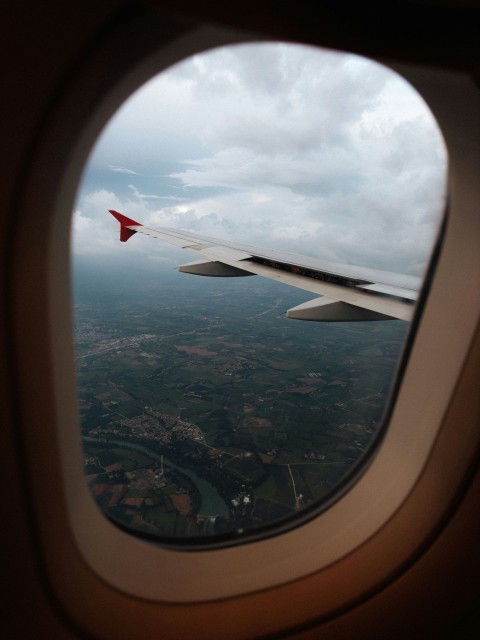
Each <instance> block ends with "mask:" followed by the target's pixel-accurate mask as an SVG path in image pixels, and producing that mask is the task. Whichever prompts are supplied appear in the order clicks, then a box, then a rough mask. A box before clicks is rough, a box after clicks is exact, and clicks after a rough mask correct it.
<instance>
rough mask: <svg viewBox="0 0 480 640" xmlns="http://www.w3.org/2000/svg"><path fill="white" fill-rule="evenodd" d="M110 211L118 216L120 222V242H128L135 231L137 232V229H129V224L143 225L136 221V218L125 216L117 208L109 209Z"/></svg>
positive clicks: (115, 216)
mask: <svg viewBox="0 0 480 640" xmlns="http://www.w3.org/2000/svg"><path fill="white" fill-rule="evenodd" d="M108 212H109V213H111V214H112V216H113V217H114V218H116V219H117V220H118V222H119V223H120V242H126V241H127V240H128V239H129V238H131V237H132V236H133V235H134V234H135V233H137V232H136V231H135V229H129V228H128V227H129V226H137V227H142V226H143V225H142V224H141V223H140V222H135V220H132V219H131V218H127V216H124V215H123V213H119V212H118V211H115V209H109V210H108Z"/></svg>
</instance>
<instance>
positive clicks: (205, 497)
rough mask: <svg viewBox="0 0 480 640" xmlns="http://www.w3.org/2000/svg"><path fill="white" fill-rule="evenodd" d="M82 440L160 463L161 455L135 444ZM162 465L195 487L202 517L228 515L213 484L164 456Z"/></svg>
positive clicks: (225, 506)
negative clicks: (112, 447) (142, 456)
mask: <svg viewBox="0 0 480 640" xmlns="http://www.w3.org/2000/svg"><path fill="white" fill-rule="evenodd" d="M83 440H84V441H85V442H91V443H92V444H105V445H106V446H109V445H111V444H113V445H116V446H119V447H124V448H125V449H133V450H135V451H139V452H140V453H144V454H145V455H147V456H149V457H150V458H153V459H154V460H155V462H156V463H157V464H160V462H161V458H162V456H161V454H158V453H156V452H155V451H152V450H151V449H149V448H148V447H145V446H143V445H141V444H135V443H133V442H126V441H125V440H108V442H106V441H105V440H103V439H100V438H92V437H89V436H84V437H83ZM163 464H164V465H166V466H167V467H171V468H172V469H175V470H176V471H178V472H179V473H182V474H183V475H184V476H187V477H188V478H190V480H191V481H192V482H193V484H194V485H195V486H196V488H197V490H198V492H199V494H200V513H201V514H202V515H204V516H225V515H227V513H228V508H227V505H226V504H225V501H224V500H223V498H222V496H221V495H220V494H219V493H218V491H217V490H216V489H215V487H214V486H213V484H210V482H208V481H207V480H205V479H204V478H201V477H200V476H198V475H197V474H196V473H195V471H193V470H192V469H188V468H186V467H181V466H180V465H178V464H176V463H175V462H172V461H171V460H170V459H169V458H167V457H166V456H165V455H164V456H163Z"/></svg>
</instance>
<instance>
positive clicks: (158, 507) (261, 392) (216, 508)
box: [74, 272, 407, 541]
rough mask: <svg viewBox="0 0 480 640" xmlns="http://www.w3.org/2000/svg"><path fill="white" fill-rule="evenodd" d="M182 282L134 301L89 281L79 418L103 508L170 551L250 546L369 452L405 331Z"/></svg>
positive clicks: (81, 311)
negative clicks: (305, 314) (323, 319)
mask: <svg viewBox="0 0 480 640" xmlns="http://www.w3.org/2000/svg"><path fill="white" fill-rule="evenodd" d="M179 279H180V280H178V279H172V280H171V281H169V280H166V281H163V282H162V281H161V280H160V281H159V282H155V283H150V284H148V283H146V282H143V283H140V284H138V285H133V284H132V285H131V286H130V287H128V286H125V283H123V285H122V286H112V285H111V283H108V284H107V283H103V284H102V282H101V281H98V282H97V283H96V284H95V285H92V279H91V277H89V276H88V275H86V274H83V273H82V272H80V273H79V274H77V280H78V282H77V286H76V297H75V308H74V313H75V325H76V327H75V335H76V362H77V372H78V389H79V412H80V418H81V430H82V440H83V447H84V466H85V475H86V479H87V482H88V485H89V487H90V490H91V492H92V495H93V496H94V498H95V500H96V502H97V504H98V505H99V506H100V507H101V509H102V510H103V511H104V512H105V514H106V515H107V516H108V517H110V518H111V519H112V520H113V521H115V522H116V523H118V524H119V525H121V526H124V527H126V528H128V529H131V530H134V531H136V532H138V533H144V534H146V535H151V536H153V537H158V538H159V539H165V540H167V541H169V540H170V541H171V540H179V541H182V540H191V539H195V538H203V537H209V536H213V537H219V536H227V537H228V536H229V535H230V536H231V535H237V536H238V535H239V534H242V533H244V532H245V531H248V532H250V531H255V530H256V529H263V528H265V527H267V526H269V525H271V524H276V523H277V524H278V522H282V521H284V520H288V518H290V517H291V516H292V515H294V514H296V513H298V512H299V511H302V510H306V511H308V510H309V509H310V510H312V508H313V507H314V506H315V505H316V504H321V502H322V497H323V498H325V497H326V496H328V495H329V494H330V493H331V491H332V488H334V487H335V486H338V485H339V483H340V481H341V480H342V479H344V478H345V477H346V476H347V475H348V474H349V473H350V472H351V471H352V468H353V467H354V466H355V463H356V462H357V461H358V460H360V458H361V457H362V455H363V454H364V452H365V451H366V450H367V449H368V447H369V445H370V444H371V443H372V441H373V439H374V435H375V433H376V431H377V428H378V426H379V424H380V422H381V417H382V414H383V412H384V408H385V404H386V400H387V398H388V394H389V390H390V388H391V384H392V379H393V376H394V373H395V369H396V365H397V362H398V358H399V354H400V353H401V348H402V344H403V339H404V336H405V331H406V328H407V323H404V322H401V321H385V322H360V323H316V322H313V323H309V322H300V321H295V320H288V319H286V318H285V310H286V309H287V308H288V307H289V306H292V305H294V304H298V303H299V302H301V301H302V300H304V299H305V292H301V291H298V290H295V289H292V288H291V287H287V286H285V285H280V284H277V283H270V282H268V281H265V280H263V279H260V278H227V279H219V278H215V279H206V278H199V277H196V276H188V275H184V274H181V275H179ZM179 284H181V286H179Z"/></svg>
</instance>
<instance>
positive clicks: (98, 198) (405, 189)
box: [75, 45, 445, 272]
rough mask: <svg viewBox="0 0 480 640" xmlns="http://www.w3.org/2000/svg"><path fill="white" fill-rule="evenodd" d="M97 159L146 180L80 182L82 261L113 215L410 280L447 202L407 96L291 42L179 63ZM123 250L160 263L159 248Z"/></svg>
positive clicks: (386, 81)
mask: <svg viewBox="0 0 480 640" xmlns="http://www.w3.org/2000/svg"><path fill="white" fill-rule="evenodd" d="M92 163H93V165H92V166H95V164H96V166H100V165H101V164H102V163H103V166H105V165H106V164H108V165H110V167H111V168H112V167H116V168H117V169H116V172H117V175H118V176H119V177H121V174H122V173H127V174H130V173H135V172H131V170H129V169H126V167H127V166H135V167H139V168H141V175H140V174H136V175H137V176H138V179H136V180H135V185H133V184H124V186H123V190H122V189H120V188H119V186H118V183H116V184H115V185H113V183H112V185H111V186H110V185H109V184H107V182H108V180H107V179H105V189H103V190H102V189H98V188H95V190H94V191H93V192H92V191H91V190H90V189H89V186H88V182H87V183H86V184H85V186H84V189H83V191H82V193H81V194H80V197H79V202H78V205H77V208H78V209H79V211H80V213H79V214H77V220H76V227H75V229H76V230H75V238H76V240H75V247H76V251H78V252H83V253H85V252H89V251H90V252H91V251H93V250H94V247H95V251H98V252H101V251H105V252H107V251H110V250H114V247H113V244H114V243H113V241H112V240H111V236H112V223H114V224H113V228H115V225H116V224H117V223H116V222H115V221H113V220H112V221H110V220H109V221H108V224H107V222H106V221H105V219H106V218H107V217H108V214H106V211H107V210H108V209H110V208H117V209H118V210H120V211H124V212H125V213H126V214H127V215H129V216H130V217H133V218H134V219H135V218H138V219H139V220H140V221H142V222H145V223H147V224H150V225H152V226H154V225H157V226H162V225H166V226H177V227H181V228H186V229H190V230H195V231H198V232H200V233H204V234H206V235H209V234H210V235H212V236H216V237H224V238H230V239H238V240H239V241H243V242H247V243H252V244H257V245H259V246H262V245H263V246H266V247H277V248H281V249H285V250H291V251H295V252H297V253H305V254H310V255H321V256H322V257H324V258H326V259H329V260H338V261H344V262H345V261H349V262H351V263H354V264H355V263H358V264H367V265H369V266H374V267H377V268H383V269H387V270H388V269H391V270H399V271H406V272H412V271H415V270H416V271H418V270H419V269H420V268H421V265H422V264H423V263H424V261H425V259H426V257H427V255H428V253H429V247H430V245H431V242H432V240H433V235H434V232H435V228H436V224H437V220H438V214H439V213H441V211H442V206H443V197H444V194H443V191H444V172H445V152H444V149H443V146H442V142H441V138H440V135H439V133H438V131H437V129H436V126H435V124H434V122H433V119H432V117H431V116H430V114H429V112H428V110H427V109H426V107H425V104H424V103H423V101H422V100H421V99H420V98H419V97H418V95H417V94H416V93H415V91H414V90H413V89H411V88H409V87H408V86H407V84H406V83H405V82H404V81H403V80H402V79H400V78H399V77H398V76H396V75H395V74H393V72H390V71H388V70H386V69H385V68H383V67H381V66H380V65H378V64H376V63H372V62H369V61H365V60H363V59H361V58H358V57H353V56H347V55H340V54H336V53H332V52H319V51H317V50H314V49H312V48H308V47H297V46H292V45H290V46H288V45H242V46H238V47H231V48H228V49H220V50H216V51H212V52H208V53H205V54H202V55H201V56H195V57H194V58H193V59H191V60H189V61H186V62H184V63H182V64H180V65H177V66H176V67H173V68H172V69H171V70H169V71H167V72H166V73H164V74H162V75H161V76H160V77H159V78H157V79H154V80H152V81H151V82H150V83H148V84H147V85H146V86H145V87H144V88H143V89H142V90H140V91H139V92H138V94H137V95H135V96H133V97H132V98H131V99H130V100H129V101H128V102H127V103H126V105H125V106H124V107H123V108H122V110H121V111H120V112H119V113H118V114H117V116H116V117H115V119H114V120H113V121H112V123H111V125H110V126H109V127H108V129H107V130H106V132H105V133H104V135H103V136H102V138H101V140H100V142H99V143H98V145H97V148H96V152H95V154H94V156H93V160H92ZM166 167H167V169H166ZM121 170H124V171H121ZM115 194H116V195H115ZM163 204H164V205H165V206H163ZM99 217H101V218H102V220H101V221H99ZM93 230H95V233H92V232H93ZM92 236H94V238H95V239H93V240H92ZM88 238H90V243H88ZM101 238H103V240H101ZM115 241H116V237H115ZM127 245H129V248H128V250H129V251H137V250H138V251H139V253H140V251H144V252H146V254H147V255H148V256H154V253H155V251H157V252H158V255H162V256H163V255H167V254H164V251H167V249H165V248H164V247H160V246H158V245H159V243H150V245H145V244H144V243H142V244H141V245H140V242H139V240H138V239H137V238H135V242H129V243H127ZM130 245H131V247H130ZM152 245H156V246H155V247H153V246H152ZM147 246H148V249H147V248H146V247H147ZM132 247H136V248H132ZM139 247H141V249H139ZM150 247H151V248H150ZM115 250H118V246H116V245H115ZM186 257H187V260H188V254H187V256H186Z"/></svg>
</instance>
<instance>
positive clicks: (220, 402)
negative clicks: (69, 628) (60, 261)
mask: <svg viewBox="0 0 480 640" xmlns="http://www.w3.org/2000/svg"><path fill="white" fill-rule="evenodd" d="M445 172H446V154H445V149H444V146H443V142H442V139H441V136H440V133H439V130H438V128H437V126H436V123H435V121H434V119H433V116H432V115H431V113H430V111H429V110H428V108H427V107H426V105H425V103H424V102H423V101H422V99H421V98H420V97H419V96H418V94H417V93H416V92H415V91H414V90H413V89H412V87H411V86H410V85H408V84H407V83H406V82H405V81H404V80H403V79H401V78H400V77H399V76H397V75H396V74H394V73H393V72H392V71H391V70H388V69H386V68H384V67H382V66H380V65H378V64H376V63H374V62H372V61H369V60H365V59H363V58H359V57H356V56H352V55H346V54H339V53H332V52H328V51H322V50H319V49H313V48H308V47H303V46H296V45H287V44H281V43H269V44H248V45H238V46H231V47H228V48H222V49H217V50H214V51H210V52H207V53H203V54H201V55H197V56H194V57H192V58H190V59H188V60H185V61H184V62H182V63H179V64H177V65H176V66H174V67H172V68H171V69H169V70H167V71H165V72H163V73H162V74H160V75H159V76H158V77H156V78H154V79H152V80H151V81H150V82H149V83H147V84H146V85H145V86H143V87H142V88H141V89H139V90H138V91H137V92H136V93H135V94H134V95H133V96H132V97H131V98H130V99H129V100H127V102H126V103H125V104H124V105H123V106H122V107H121V108H120V109H119V111H118V112H117V114H116V115H115V116H114V117H113V118H112V120H111V121H110V123H109V124H108V126H107V127H106V128H105V130H104V132H103V134H102V135H101V137H100V139H99V140H98V142H97V144H96V147H95V149H94V150H93V152H92V154H91V157H90V160H89V163H88V165H87V167H86V169H85V172H84V177H83V181H82V184H81V186H80V189H79V192H78V197H77V203H76V209H75V212H74V216H73V250H72V262H73V272H74V282H73V285H74V286H73V290H74V319H75V327H76V329H75V340H76V362H77V375H78V405H79V413H80V421H81V437H82V442H83V448H84V465H85V477H86V482H87V483H88V486H89V487H90V490H91V493H92V495H93V497H94V499H95V500H96V502H97V504H98V505H99V507H100V508H101V509H102V510H103V511H104V513H105V514H106V515H107V516H108V517H109V518H111V519H112V520H113V521H114V522H116V523H117V524H118V525H119V526H122V527H125V528H127V529H128V530H130V531H132V532H136V533H138V534H142V535H146V536H149V537H153V538H155V539H158V540H160V541H162V540H163V541H165V542H166V543H174V544H175V543H177V544H179V545H181V544H201V543H210V542H212V543H216V542H221V541H228V540H241V539H248V537H249V536H251V535H256V534H260V533H263V532H265V531H266V532H268V533H275V531H279V530H281V528H282V527H284V526H293V525H295V523H299V522H301V520H302V518H308V517H312V516H313V515H315V514H316V513H317V512H318V511H319V510H321V509H322V508H325V506H326V505H328V501H329V500H330V499H331V498H332V496H334V495H335V494H336V493H337V494H339V493H340V491H341V490H342V489H343V488H344V487H345V486H347V485H348V483H349V482H350V481H351V479H352V478H353V477H354V476H355V474H356V473H358V471H359V469H360V468H361V466H362V464H364V462H365V460H366V459H367V458H368V456H369V455H371V454H372V452H373V451H374V449H375V443H376V442H378V440H379V434H380V432H381V427H382V424H383V417H384V416H385V414H386V411H387V405H388V399H389V395H390V391H391V389H392V385H393V382H394V379H395V375H396V372H397V371H398V368H399V362H400V359H401V355H402V351H403V348H404V347H403V346H404V342H405V337H406V335H407V333H408V330H409V327H410V323H409V322H406V321H403V320H399V319H398V317H395V318H393V319H381V320H378V319H377V320H376V321H371V320H367V321H357V322H301V321H299V320H294V319H291V318H287V317H286V311H287V310H288V309H292V308H294V307H296V306H297V305H300V304H302V303H304V302H306V301H308V300H311V299H314V298H316V297H318V295H316V294H315V293H313V292H312V291H313V290H312V289H308V287H307V288H306V289H305V288H298V287H299V286H300V285H298V283H297V286H293V287H292V286H288V285H286V284H284V283H282V282H278V281H275V279H277V280H281V279H282V278H281V277H280V276H282V277H284V276H285V275H286V274H287V275H288V276H292V277H294V278H295V277H297V276H302V277H308V278H310V281H311V280H312V279H313V280H315V281H317V282H322V283H325V282H328V283H330V284H334V285H335V286H338V287H343V288H344V289H347V290H348V291H349V292H351V291H352V289H355V290H356V291H358V290H359V289H360V288H364V287H367V289H368V288H370V291H369V293H367V294H365V296H364V297H365V299H367V298H368V300H374V301H376V302H375V304H376V303H377V302H378V301H380V302H379V304H380V306H381V308H383V306H384V305H385V304H388V303H389V302H390V301H392V300H393V301H394V302H399V304H400V305H403V306H405V307H406V308H410V309H411V308H413V303H412V302H411V300H410V298H411V296H410V294H409V292H411V290H412V289H417V288H418V287H419V285H418V282H420V281H421V277H422V276H423V274H424V272H425V269H426V266H427V265H428V261H429V257H430V254H431V251H432V247H433V244H434V241H435V238H436V234H437V229H438V226H439V221H440V219H441V216H442V214H443V211H444V202H445ZM112 209H113V210H116V211H119V212H121V213H123V214H124V215H126V216H127V217H128V218H130V219H133V220H134V221H138V222H140V223H142V224H143V225H146V226H148V227H152V228H153V229H157V228H159V227H160V228H164V227H170V228H173V229H184V230H186V231H187V232H190V233H194V234H196V233H198V234H200V235H203V236H207V237H213V238H216V239H218V242H221V241H227V242H233V243H240V244H241V245H242V246H243V245H248V246H249V247H250V246H254V247H259V248H262V249H265V250H267V251H268V250H277V251H279V252H282V253H279V254H275V256H276V257H275V258H272V257H271V255H270V254H267V258H265V257H261V258H258V257H256V256H254V258H253V259H251V258H249V261H250V266H251V265H252V264H253V265H254V266H255V265H256V266H258V265H259V264H260V265H261V267H267V268H270V269H273V268H274V269H276V270H277V271H276V273H277V275H278V277H277V276H275V277H274V279H273V280H272V279H265V278H262V277H260V276H255V277H245V278H243V277H238V278H232V277H228V278H217V277H215V278H208V277H199V276H197V275H190V274H186V273H180V272H179V271H178V270H177V269H176V267H177V266H178V265H179V264H182V263H185V262H190V261H192V260H195V259H198V258H199V257H200V258H202V257H204V256H199V255H198V254H197V255H195V253H194V252H188V250H186V251H185V250H182V249H180V248H179V247H178V246H177V247H174V246H171V245H170V244H168V243H167V244H165V243H164V242H162V241H161V240H159V239H152V238H149V237H145V235H143V234H141V233H138V234H135V236H134V237H131V238H130V239H129V240H128V242H126V243H120V242H119V224H118V222H117V221H116V220H115V219H114V218H113V217H112V216H111V215H110V214H109V213H108V211H109V210H112ZM218 242H217V241H215V242H211V243H210V245H211V246H215V245H218ZM285 252H288V255H286V254H285ZM292 254H293V255H292ZM297 254H298V255H301V256H306V258H303V259H302V260H299V259H298V258H297V257H296V256H297ZM261 255H262V256H263V254H261ZM262 260H263V262H262ZM315 261H320V262H321V263H322V265H323V267H322V268H319V269H318V270H315V269H316V267H314V268H312V267H311V263H312V264H314V265H315V264H316V263H315ZM326 263H328V265H327V266H328V268H325V264H326ZM244 264H246V263H244ZM305 265H306V266H305ZM332 265H333V266H332ZM339 265H340V266H339ZM352 265H355V267H353V266H352ZM357 267H359V268H357ZM255 268H256V267H255ZM362 269H363V270H362ZM365 269H370V270H371V269H374V270H375V272H374V273H373V275H372V272H371V271H365ZM379 270H380V271H381V272H382V273H383V276H380V275H378V271H379ZM307 272H308V273H307ZM384 272H389V273H390V272H393V273H394V274H399V277H397V276H392V277H391V278H390V276H389V274H387V275H385V273H384ZM352 273H353V274H354V276H353V278H352V277H351V274H352ZM375 274H377V275H378V278H376V277H375ZM339 278H340V280H339ZM417 279H418V282H417ZM392 281H393V282H394V283H396V285H395V286H397V289H395V290H394V289H391V288H389V287H390V285H388V284H387V285H385V282H387V283H388V282H392ZM372 283H373V284H372ZM399 283H400V285H399ZM294 284H295V283H294ZM399 286H400V289H402V290H403V291H404V293H403V294H402V295H400V294H399V288H398V287H399ZM372 287H373V290H372ZM362 291H364V289H362ZM368 304H369V303H368V302H367V306H368ZM349 308H351V305H349ZM354 308H356V307H354ZM335 309H336V308H335ZM335 314H337V315H338V313H337V311H335ZM293 315H295V314H293ZM297 315H298V314H297Z"/></svg>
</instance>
